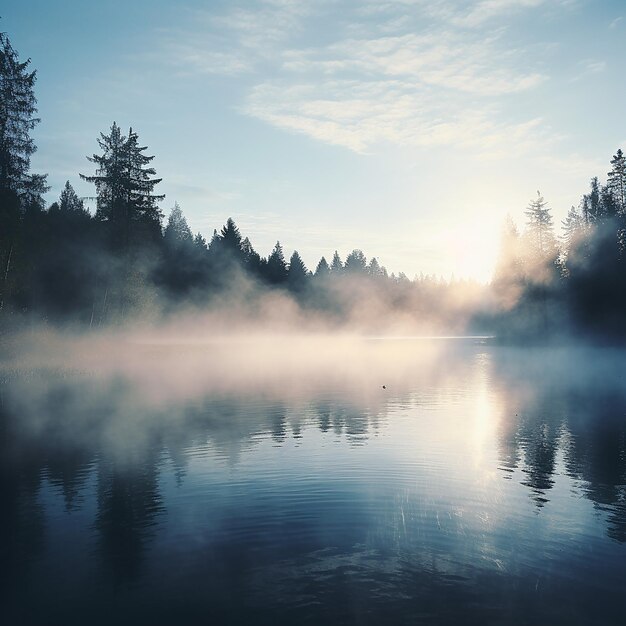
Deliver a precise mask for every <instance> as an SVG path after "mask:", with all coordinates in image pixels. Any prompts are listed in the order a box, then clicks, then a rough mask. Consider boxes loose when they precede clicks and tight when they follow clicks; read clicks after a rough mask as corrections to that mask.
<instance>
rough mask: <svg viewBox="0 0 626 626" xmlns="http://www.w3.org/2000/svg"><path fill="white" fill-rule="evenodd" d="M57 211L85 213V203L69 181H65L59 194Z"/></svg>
mask: <svg viewBox="0 0 626 626" xmlns="http://www.w3.org/2000/svg"><path fill="white" fill-rule="evenodd" d="M58 207H59V211H61V212H62V213H63V212H67V213H86V212H87V210H86V209H85V203H84V202H83V201H82V200H81V199H80V198H79V197H78V195H77V193H76V192H75V191H74V187H72V185H70V181H69V180H68V181H66V183H65V187H63V191H62V192H61V195H60V196H59V202H58Z"/></svg>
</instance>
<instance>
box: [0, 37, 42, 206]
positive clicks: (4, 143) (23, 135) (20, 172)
mask: <svg viewBox="0 0 626 626" xmlns="http://www.w3.org/2000/svg"><path fill="white" fill-rule="evenodd" d="M29 65H30V59H27V60H26V61H24V62H23V63H20V61H19V60H18V56H17V52H15V50H14V49H13V47H12V46H11V42H10V41H9V38H8V37H7V35H6V33H0V202H2V203H4V202H5V201H6V198H7V196H8V195H9V194H14V195H15V196H17V197H18V198H20V199H21V201H22V203H32V202H33V201H35V202H37V203H39V204H40V203H41V201H40V198H41V194H43V193H45V192H46V191H47V190H48V187H47V186H46V176H45V175H36V174H30V157H31V155H32V154H33V153H34V152H35V151H36V149H37V148H36V146H35V142H34V141H33V139H32V137H31V136H30V134H31V131H32V130H33V129H34V128H35V126H36V125H37V124H38V123H39V121H40V120H39V119H38V118H36V117H34V116H35V113H36V112H37V99H36V98H35V93H34V86H35V80H36V75H37V73H36V71H32V72H29V71H28V66H29Z"/></svg>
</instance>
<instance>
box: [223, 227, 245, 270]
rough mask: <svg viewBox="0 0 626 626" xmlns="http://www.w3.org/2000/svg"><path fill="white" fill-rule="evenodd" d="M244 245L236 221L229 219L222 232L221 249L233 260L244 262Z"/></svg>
mask: <svg viewBox="0 0 626 626" xmlns="http://www.w3.org/2000/svg"><path fill="white" fill-rule="evenodd" d="M242 243H243V241H242V238H241V233H240V232H239V228H237V225H236V224H235V220H233V218H232V217H229V218H228V219H227V220H226V224H224V226H223V228H222V230H221V231H220V248H221V250H222V252H223V253H225V254H227V255H229V256H230V257H231V258H232V259H235V260H237V261H243V260H244V259H243V257H244V255H243V250H242Z"/></svg>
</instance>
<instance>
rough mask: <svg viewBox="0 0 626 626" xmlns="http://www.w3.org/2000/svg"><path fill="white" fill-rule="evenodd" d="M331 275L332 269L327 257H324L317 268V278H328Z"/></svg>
mask: <svg viewBox="0 0 626 626" xmlns="http://www.w3.org/2000/svg"><path fill="white" fill-rule="evenodd" d="M329 274H330V267H329V266H328V261H326V258H325V257H322V258H321V259H320V260H319V263H318V264H317V267H316V268H315V278H326V277H327V276H328V275H329Z"/></svg>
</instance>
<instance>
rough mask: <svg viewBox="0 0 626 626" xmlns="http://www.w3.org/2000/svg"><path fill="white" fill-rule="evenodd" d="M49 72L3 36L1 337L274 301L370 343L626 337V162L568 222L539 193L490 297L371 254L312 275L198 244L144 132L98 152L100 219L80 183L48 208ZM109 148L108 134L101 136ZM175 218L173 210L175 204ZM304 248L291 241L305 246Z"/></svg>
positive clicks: (507, 227) (241, 249)
mask: <svg viewBox="0 0 626 626" xmlns="http://www.w3.org/2000/svg"><path fill="white" fill-rule="evenodd" d="M35 82H36V71H35V70H33V69H31V67H30V60H25V61H20V58H19V55H18V53H17V52H16V51H15V49H14V48H13V47H12V45H11V42H10V40H9V37H8V36H7V34H5V33H0V98H1V100H0V334H2V333H6V332H9V330H10V329H13V328H16V327H19V326H22V325H25V324H30V323H33V322H36V323H42V322H43V323H50V324H55V325H64V324H77V325H79V326H80V327H84V328H97V327H101V326H109V325H119V324H123V323H126V322H128V321H131V320H142V319H149V320H151V321H154V320H157V319H163V318H164V317H168V316H172V315H175V314H176V313H177V312H179V311H181V310H189V309H193V310H198V311H200V310H212V309H221V310H227V309H229V308H237V310H244V311H247V312H248V314H249V315H252V316H253V314H254V312H255V311H256V310H257V309H258V307H261V308H262V307H263V306H265V304H264V303H266V302H267V298H268V296H272V297H274V296H275V297H274V299H273V300H272V302H274V303H275V304H277V306H275V307H274V310H273V311H272V315H273V316H274V317H275V318H276V319H277V320H278V321H280V317H281V315H282V313H281V307H286V308H289V307H292V308H293V307H295V308H296V309H297V310H298V311H301V312H305V314H306V315H309V314H312V315H313V316H314V317H315V319H323V320H324V323H325V324H326V325H329V324H330V325H332V326H334V327H339V328H341V327H348V326H349V327H351V328H355V329H357V330H364V331H402V332H407V331H414V332H430V333H433V332H436V333H467V332H476V333H493V334H495V335H496V336H498V337H499V338H501V339H503V340H512V341H515V340H524V341H526V340H536V341H541V342H545V341H548V340H559V339H561V338H568V337H572V336H575V337H577V338H588V339H592V340H594V341H616V340H622V339H626V325H625V324H624V312H625V307H626V272H625V271H624V270H625V268H624V264H625V263H626V250H625V248H626V157H625V156H624V154H623V152H622V150H617V151H616V153H615V155H614V156H613V157H612V159H611V160H610V165H608V166H607V169H608V170H609V171H608V174H607V177H606V181H605V182H602V181H601V180H600V179H599V178H597V177H594V178H592V179H591V183H590V189H589V192H588V193H586V194H585V195H584V196H583V197H582V199H581V201H580V203H579V206H577V207H576V206H572V207H571V209H570V210H569V212H568V214H567V217H566V219H565V220H563V222H562V224H561V229H560V233H557V229H556V228H555V225H554V223H553V217H552V214H551V209H550V207H549V205H548V203H547V201H546V200H545V199H544V198H543V197H542V196H541V194H540V193H539V192H537V196H536V197H535V198H533V199H532V200H531V201H530V203H529V205H528V207H527V209H526V213H525V214H526V218H527V219H526V223H525V225H524V228H523V230H519V229H518V227H517V226H516V225H515V224H514V222H513V221H512V220H511V219H510V218H507V220H506V221H505V224H504V226H503V229H502V239H501V250H500V256H499V260H498V263H497V266H496V268H495V270H494V274H493V279H492V281H491V283H490V284H489V285H482V284H479V283H477V282H472V281H467V280H454V279H447V280H445V279H443V278H438V277H434V276H424V275H423V274H422V275H420V276H416V277H414V278H413V279H412V280H411V279H409V278H408V277H407V276H406V275H404V274H403V273H400V274H398V275H395V274H388V272H387V270H386V269H385V267H384V266H382V265H381V264H380V263H379V261H378V259H377V258H376V257H372V258H370V259H369V261H368V259H367V257H366V255H365V254H364V252H363V251H361V250H360V249H355V250H353V251H352V252H351V253H350V254H348V255H347V257H346V258H345V259H342V258H341V257H340V256H339V254H338V253H337V251H335V252H334V254H332V255H330V254H329V255H328V259H327V258H326V257H322V258H321V259H320V260H319V262H318V263H317V266H316V267H315V268H314V269H313V268H311V269H310V268H307V267H306V265H305V263H304V262H303V260H302V258H301V256H300V255H299V254H298V252H297V251H295V252H294V253H293V254H292V255H291V257H290V258H289V259H287V258H285V254H284V252H283V246H282V245H281V243H280V242H278V241H277V242H276V245H275V246H274V248H273V250H271V251H270V252H269V253H268V254H267V255H266V256H264V255H263V254H261V253H259V252H258V251H257V250H255V248H254V247H253V245H252V242H251V240H250V239H249V238H248V236H244V234H243V233H241V232H240V230H239V228H238V227H237V225H236V223H235V221H234V220H233V219H232V218H228V219H227V220H226V221H225V224H224V225H223V226H222V227H221V228H220V229H219V230H217V229H216V230H214V231H213V233H212V234H211V235H208V234H202V233H200V232H198V233H196V234H194V233H192V231H191V230H190V228H189V226H188V223H187V220H186V218H185V216H184V214H183V211H182V209H181V207H179V206H178V204H177V203H173V208H171V209H170V210H169V212H168V215H167V217H166V216H165V215H164V212H163V206H164V200H165V197H164V196H163V195H160V194H159V193H158V185H159V183H160V182H161V180H162V179H161V178H159V177H158V176H157V172H156V171H155V169H154V167H152V165H151V162H152V160H153V159H154V156H152V155H150V154H149V149H148V147H147V146H145V145H143V143H142V142H141V140H140V138H139V135H138V132H137V131H136V130H135V129H133V128H130V129H129V130H128V132H126V131H123V130H122V129H121V128H120V126H118V124H117V123H116V122H113V123H112V125H111V127H110V128H109V129H108V130H105V131H104V132H101V133H100V135H99V138H98V139H97V146H98V149H97V152H96V153H94V154H93V155H91V156H88V157H87V160H88V162H87V163H86V167H85V170H86V173H82V172H79V173H77V176H80V177H81V178H82V179H83V180H85V181H87V182H89V183H91V184H93V186H94V190H95V201H96V210H95V212H94V213H93V214H92V213H91V212H90V211H89V210H88V209H87V208H86V205H85V199H84V198H80V197H79V196H78V195H77V194H76V192H75V191H74V189H73V187H72V185H71V183H70V182H69V181H68V182H67V183H66V184H65V188H64V189H63V191H62V192H61V194H60V197H59V198H58V200H56V201H55V202H53V203H52V204H50V205H49V206H46V201H45V199H44V195H45V194H46V193H47V192H48V191H49V187H48V185H47V181H46V179H47V177H46V175H45V174H39V173H33V172H31V157H32V155H33V154H34V153H35V151H36V145H35V142H34V139H33V138H32V131H33V129H34V128H35V127H36V125H37V124H38V123H39V122H40V120H39V119H38V118H37V117H36V113H37V100H36V94H35ZM94 134H96V133H95V132H94ZM170 206H171V205H170ZM290 243H291V242H290Z"/></svg>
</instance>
